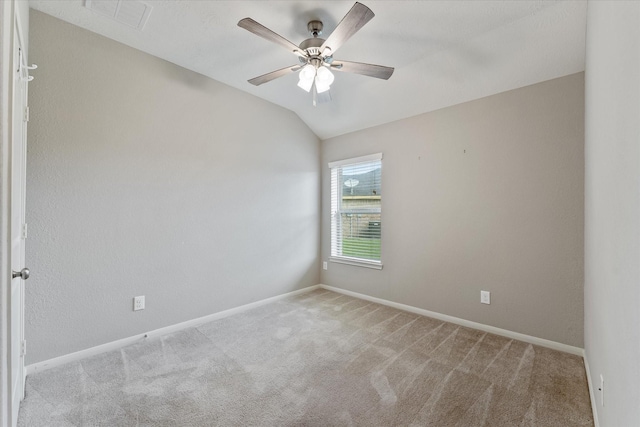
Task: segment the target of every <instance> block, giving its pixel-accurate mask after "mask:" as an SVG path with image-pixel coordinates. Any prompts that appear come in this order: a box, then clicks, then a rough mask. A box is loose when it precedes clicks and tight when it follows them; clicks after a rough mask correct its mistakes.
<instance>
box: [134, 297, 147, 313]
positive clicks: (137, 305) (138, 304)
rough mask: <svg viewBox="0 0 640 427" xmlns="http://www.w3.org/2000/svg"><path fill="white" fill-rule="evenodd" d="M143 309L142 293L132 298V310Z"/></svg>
mask: <svg viewBox="0 0 640 427" xmlns="http://www.w3.org/2000/svg"><path fill="white" fill-rule="evenodd" d="M138 310H144V295H141V296H139V297H134V298H133V311H138Z"/></svg>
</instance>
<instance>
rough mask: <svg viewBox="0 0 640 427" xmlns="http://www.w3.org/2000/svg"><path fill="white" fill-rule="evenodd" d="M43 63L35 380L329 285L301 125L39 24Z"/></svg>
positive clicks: (252, 101)
mask: <svg viewBox="0 0 640 427" xmlns="http://www.w3.org/2000/svg"><path fill="white" fill-rule="evenodd" d="M30 59H31V61H32V62H35V63H36V64H38V73H37V74H36V79H35V80H34V81H33V82H32V83H31V86H30V89H31V90H30V100H31V122H30V125H29V126H30V128H29V152H28V155H29V160H28V181H27V186H28V200H27V220H28V223H29V233H30V234H29V239H28V246H27V262H28V266H29V267H30V268H31V271H32V278H31V279H29V283H28V286H27V295H26V301H27V302H26V336H27V340H28V341H29V347H28V348H29V354H28V355H27V364H30V363H35V362H38V361H42V360H46V359H49V358H53V357H56V356H60V355H63V354H67V353H70V352H74V351H78V350H82V349H85V348H89V347H92V346H96V345H99V344H103V343H106V342H110V341H113V340H117V339H120V338H125V337H129V336H131V335H134V334H137V333H142V332H145V331H149V330H153V329H156V328H160V327H163V326H167V325H172V324H175V323H178V322H181V321H186V320H190V319H194V318H197V317H200V316H204V315H208V314H211V313H215V312H217V311H220V310H224V309H228V308H231V307H236V306H239V305H242V304H246V303H250V302H252V301H256V300H261V299H264V298H267V297H270V296H274V295H279V294H282V293H285V292H289V291H292V290H295V289H301V288H303V287H307V286H311V285H316V284H317V283H318V282H319V258H318V251H319V224H320V218H319V212H320V207H319V206H320V199H319V190H320V179H319V177H320V171H319V163H318V159H319V156H320V152H319V150H320V142H319V140H318V139H317V138H316V137H315V136H314V135H313V133H312V132H311V131H310V130H309V129H308V128H307V127H306V125H304V124H303V123H302V122H301V121H300V120H299V119H298V117H297V116H296V115H295V114H293V113H292V112H290V111H287V110H285V109H282V108H280V107H276V106H274V105H273V104H270V103H268V102H266V101H263V100H260V99H258V98H256V97H253V96H250V95H247V94H245V93H243V92H241V91H238V90H236V89H233V88H230V87H228V86H225V85H223V84H220V83H218V82H215V81H213V80H211V79H208V78H206V77H204V76H201V75H198V74H195V73H193V72H190V71H187V70H185V69H182V68H180V67H178V66H176V65H173V64H171V63H168V62H165V61H162V60H160V59H157V58H154V57H152V56H150V55H147V54H144V53H141V52H139V51H136V50H134V49H131V48H129V47H126V46H124V45H121V44H119V43H116V42H114V41H111V40H108V39H106V38H103V37H101V36H98V35H96V34H94V33H90V32H88V31H85V30H82V29H80V28H78V27H75V26H72V25H69V24H66V23H63V22H62V21H59V20H57V19H55V18H52V17H49V16H47V15H44V14H41V13H39V12H36V11H33V10H32V11H31V54H30ZM34 74H35V73H34ZM135 295H146V302H147V308H146V310H144V311H141V312H133V311H132V298H133V297H134V296H135Z"/></svg>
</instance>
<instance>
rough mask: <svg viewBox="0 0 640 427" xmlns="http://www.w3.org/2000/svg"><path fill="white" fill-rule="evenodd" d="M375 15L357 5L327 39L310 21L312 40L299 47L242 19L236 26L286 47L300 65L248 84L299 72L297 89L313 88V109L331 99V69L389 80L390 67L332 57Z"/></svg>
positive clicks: (252, 22)
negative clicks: (296, 57)
mask: <svg viewBox="0 0 640 427" xmlns="http://www.w3.org/2000/svg"><path fill="white" fill-rule="evenodd" d="M374 16H375V15H374V14H373V12H372V11H371V9H369V8H368V7H367V6H365V5H363V4H362V3H356V4H354V5H353V7H352V8H351V10H349V12H347V14H346V15H345V17H344V18H342V21H340V23H339V24H338V26H337V27H336V28H335V30H334V31H333V32H332V33H331V34H330V35H329V37H328V38H327V39H326V40H325V39H322V38H320V37H318V36H319V35H321V34H322V29H323V23H322V22H321V21H317V20H313V21H309V22H308V23H307V30H309V33H311V36H312V37H311V38H308V39H306V40H304V41H303V42H302V43H300V45H299V46H296V45H295V44H293V43H291V42H290V41H289V40H287V39H285V38H284V37H282V36H280V35H279V34H277V33H275V32H273V31H271V30H270V29H268V28H267V27H265V26H264V25H262V24H260V23H258V22H256V21H254V20H253V19H251V18H244V19H241V20H240V21H239V22H238V26H239V27H241V28H244V29H245V30H247V31H250V32H252V33H253V34H256V35H258V36H260V37H262V38H264V39H266V40H269V41H271V42H273V43H276V44H279V45H281V46H283V47H285V48H287V50H289V51H291V52H292V53H294V54H295V55H297V56H298V60H299V61H300V63H301V64H302V66H300V65H292V66H289V67H286V68H282V69H280V70H276V71H272V72H270V73H267V74H263V75H262V76H258V77H255V78H253V79H250V80H249V83H251V84H253V85H255V86H259V85H261V84H263V83H267V82H270V81H272V80H275V79H277V78H278V77H282V76H285V75H287V74H290V73H293V72H296V71H299V74H298V87H300V88H302V89H303V90H305V91H306V92H311V91H312V89H313V105H314V106H316V104H317V103H322V102H327V101H330V100H331V95H330V94H329V89H330V88H331V85H332V84H333V81H334V80H335V76H334V75H333V73H332V72H331V70H330V69H334V70H339V71H342V72H347V73H355V74H360V75H364V76H369V77H376V78H379V79H384V80H388V79H389V77H391V75H392V74H393V71H394V69H393V68H392V67H385V66H382V65H373V64H363V63H359V62H351V61H336V60H334V58H333V54H334V53H335V52H336V51H337V50H338V49H339V48H340V46H342V45H343V44H344V42H346V41H347V40H348V39H349V38H351V36H353V35H354V34H355V33H356V32H358V30H360V29H361V28H362V27H363V26H364V25H365V24H366V23H367V22H369V21H370V20H371V19H372V18H373V17H374Z"/></svg>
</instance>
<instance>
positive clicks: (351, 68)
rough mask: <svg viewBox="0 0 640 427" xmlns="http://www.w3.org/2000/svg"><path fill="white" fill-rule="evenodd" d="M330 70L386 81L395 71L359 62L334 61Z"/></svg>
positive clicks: (390, 68)
mask: <svg viewBox="0 0 640 427" xmlns="http://www.w3.org/2000/svg"><path fill="white" fill-rule="evenodd" d="M331 69H333V70H338V71H343V72H345V73H355V74H362V75H363V76H369V77H375V78H377V79H384V80H388V79H389V77H391V75H392V74H393V71H394V70H395V69H394V68H393V67H385V66H383V65H374V64H363V63H361V62H351V61H334V62H333V63H332V64H331Z"/></svg>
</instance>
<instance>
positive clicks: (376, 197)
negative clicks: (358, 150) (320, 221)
mask: <svg viewBox="0 0 640 427" xmlns="http://www.w3.org/2000/svg"><path fill="white" fill-rule="evenodd" d="M375 156H377V155H371V156H365V157H368V158H358V159H353V163H352V162H350V161H349V160H344V161H339V162H334V164H336V165H335V166H332V167H331V256H332V257H337V258H343V259H345V260H346V259H348V260H349V261H357V260H360V261H373V262H380V261H381V259H380V246H381V241H380V238H381V229H382V227H381V222H380V220H381V212H382V188H381V175H382V161H381V158H382V155H379V157H378V158H373V157H375ZM380 265H381V264H380Z"/></svg>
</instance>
